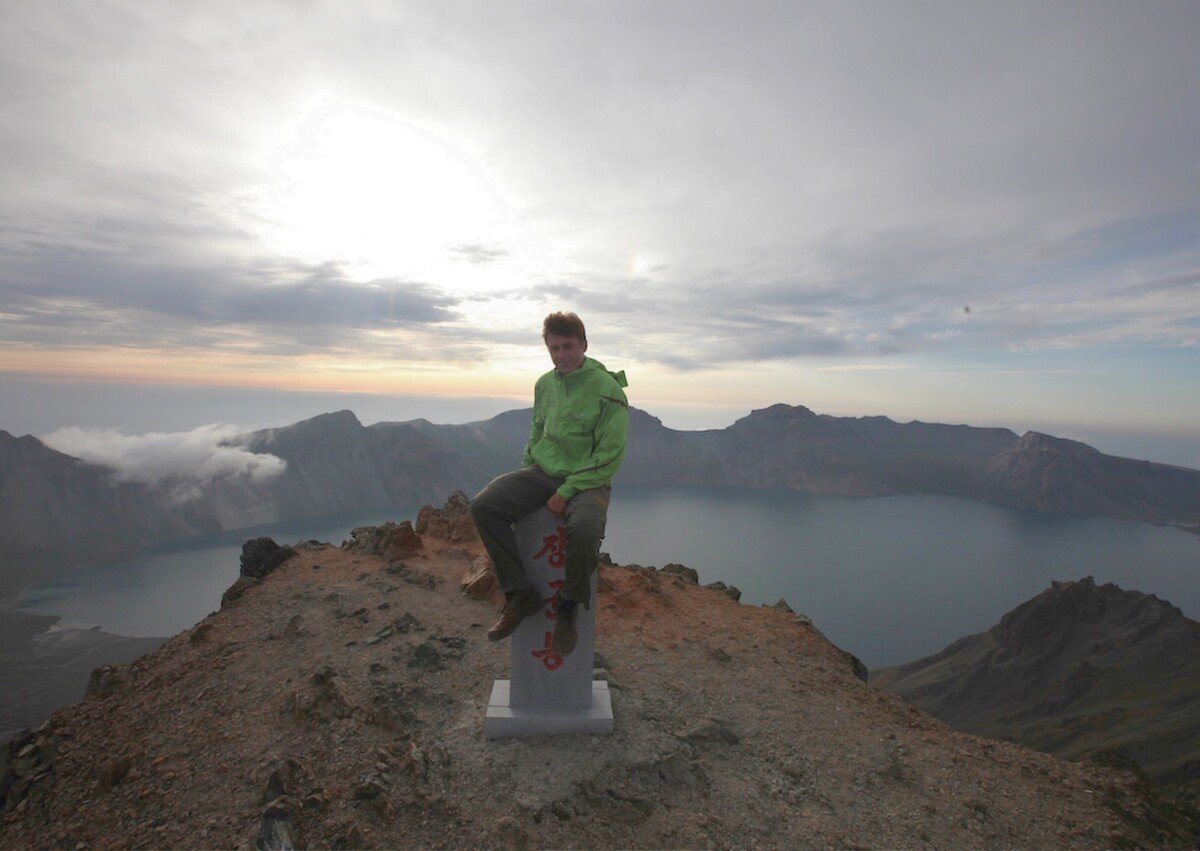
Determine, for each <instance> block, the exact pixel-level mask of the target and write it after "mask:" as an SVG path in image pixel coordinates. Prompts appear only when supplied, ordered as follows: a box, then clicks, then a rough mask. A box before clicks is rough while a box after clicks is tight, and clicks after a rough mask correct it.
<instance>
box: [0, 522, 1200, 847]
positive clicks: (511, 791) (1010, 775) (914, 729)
mask: <svg viewBox="0 0 1200 851" xmlns="http://www.w3.org/2000/svg"><path fill="white" fill-rule="evenodd" d="M384 537H386V535H374V534H367V533H364V534H362V535H360V538H361V539H362V540H380V539H383V538H384ZM296 549H297V552H298V555H297V556H295V557H293V558H290V559H288V560H287V561H285V562H283V563H282V564H281V565H279V566H278V567H276V568H275V569H274V570H273V571H271V572H270V573H269V574H267V575H266V576H265V577H263V578H262V580H261V581H260V582H259V583H258V584H256V585H254V586H252V587H250V588H248V589H247V590H246V592H245V593H244V594H243V596H242V598H241V599H240V600H239V601H238V604H237V605H236V606H232V607H228V608H226V609H224V610H222V611H220V612H217V613H214V614H213V615H211V616H209V617H208V618H206V619H205V621H204V622H202V623H201V624H199V625H198V626H197V627H196V628H195V629H194V630H192V631H190V632H189V633H184V634H181V635H179V636H176V637H175V638H173V639H171V640H170V641H168V642H167V643H166V644H165V645H164V646H163V647H161V648H160V649H158V650H156V651H154V652H153V653H151V654H149V655H147V656H144V657H142V658H141V659H139V660H137V661H136V662H134V663H132V664H131V665H129V666H128V667H127V669H126V673H127V675H128V676H127V678H126V679H127V681H128V682H129V683H135V684H136V685H133V686H130V687H119V688H114V689H111V690H105V691H104V692H103V693H97V694H94V695H91V696H89V697H88V698H87V699H86V700H84V701H83V702H82V703H79V704H77V705H75V706H71V707H68V708H66V709H64V710H61V711H60V712H58V713H56V714H55V715H54V717H53V718H52V719H51V720H50V721H49V722H48V723H47V724H45V725H43V726H42V727H41V728H39V729H38V730H36V731H33V732H31V733H29V734H27V735H26V736H24V737H22V738H21V739H19V740H17V741H16V742H14V743H13V744H12V745H11V746H10V747H9V748H7V749H5V750H4V753H3V755H2V756H0V798H2V802H0V805H2V808H3V812H2V815H0V847H6V848H7V847H77V846H79V845H80V844H82V845H83V846H85V847H88V846H92V845H103V846H105V847H221V848H226V847H250V846H254V845H257V846H258V847H262V848H270V847H283V846H285V845H289V844H298V843H304V844H306V845H308V846H309V847H328V848H344V847H400V846H403V847H447V846H450V847H495V846H497V845H503V844H518V845H528V846H531V847H568V846H586V847H594V848H610V847H621V848H627V847H704V846H722V847H727V846H738V847H751V846H762V847H824V846H838V847H847V846H855V847H902V846H903V847H908V846H912V845H915V844H921V845H929V846H934V847H964V846H969V847H1064V848H1067V847H1080V848H1094V847H1114V846H1122V847H1124V846H1133V847H1145V846H1162V845H1166V846H1184V845H1188V844H1193V843H1194V838H1195V833H1194V831H1195V829H1196V826H1195V825H1194V824H1193V823H1190V822H1189V821H1188V819H1187V817H1186V815H1184V814H1181V813H1178V812H1175V811H1172V810H1170V809H1169V808H1164V807H1163V806H1162V805H1161V803H1160V802H1159V801H1157V800H1156V799H1155V797H1154V796H1153V794H1152V793H1151V792H1149V791H1148V790H1147V789H1146V788H1145V787H1144V786H1143V785H1142V784H1141V783H1140V781H1138V780H1137V779H1136V778H1135V777H1134V776H1132V775H1130V774H1128V773H1126V772H1123V771H1119V770H1114V769H1112V768H1107V767H1101V766H1096V765H1082V764H1080V765H1077V764H1070V763H1065V762H1062V761H1059V760H1057V759H1055V758H1053V757H1051V756H1048V755H1045V754H1040V753H1037V752H1034V751H1029V750H1026V749H1024V748H1021V747H1019V746H1016V745H1011V744H1007V743H999V742H988V741H984V740H981V739H977V738H975V737H973V736H969V735H965V734H961V733H957V732H954V731H952V730H950V729H948V728H947V727H946V726H945V725H943V724H942V723H941V722H939V721H936V720H934V719H932V718H930V717H929V716H927V715H924V714H923V713H921V712H920V711H919V710H917V709H916V708H914V707H913V706H911V705H910V704H908V703H906V702H904V701H902V700H901V699H899V698H897V697H895V696H892V695H888V694H884V693H881V692H878V691H876V690H873V689H870V688H869V687H867V686H865V685H864V684H862V683H861V682H860V681H859V680H858V679H857V678H856V677H855V674H854V671H853V669H852V665H851V664H850V663H849V661H848V660H847V659H846V657H845V656H844V654H842V653H841V652H840V651H839V650H838V649H837V648H836V647H833V646H832V645H830V644H829V643H828V642H827V641H825V640H824V639H823V638H822V637H821V636H820V635H819V633H817V632H816V630H815V629H814V628H813V627H812V626H811V625H810V624H808V623H806V622H805V621H804V620H801V619H799V618H797V617H796V616H794V615H792V614H790V613H787V612H783V611H778V610H774V609H771V608H765V607H758V606H744V605H740V604H739V603H737V602H735V601H733V600H731V599H729V598H728V597H727V596H725V595H724V594H721V593H713V592H711V591H708V590H705V589H703V588H700V587H697V586H696V585H695V584H693V583H691V582H689V581H687V580H686V579H684V578H683V577H682V576H678V575H672V574H670V573H660V572H657V571H652V570H649V569H645V568H638V569H630V568H625V567H621V566H612V565H607V566H603V567H602V568H601V571H602V576H601V582H600V591H599V594H598V599H597V603H596V604H597V607H598V610H597V623H598V626H597V635H598V647H599V649H600V654H599V656H598V661H599V662H602V663H603V666H604V668H605V671H606V676H611V677H613V679H614V680H616V681H619V683H620V687H614V688H613V701H614V710H615V713H616V716H617V728H616V731H615V733H614V734H613V735H612V736H611V737H604V738H590V737H587V736H571V737H564V738H547V739H538V738H532V739H514V740H502V741H494V742H493V741H487V740H486V739H484V737H483V735H482V724H483V714H484V709H485V704H486V701H487V695H488V693H489V692H490V689H491V683H492V680H493V679H494V678H496V677H498V676H503V675H504V674H505V673H506V671H507V659H508V653H509V648H508V646H507V644H505V643H504V642H489V641H487V640H486V638H485V635H484V628H483V626H482V624H483V623H486V622H488V621H489V620H490V618H491V617H492V615H493V614H494V610H493V607H492V606H490V605H488V604H486V603H481V602H476V601H472V600H469V599H464V598H463V597H462V596H461V595H459V594H458V593H457V591H456V590H455V588H454V585H453V580H454V579H456V578H457V577H458V576H460V575H461V574H462V573H463V572H464V570H466V569H467V568H468V567H469V565H470V564H471V563H472V561H473V560H474V559H476V558H478V557H479V556H480V554H481V553H480V551H479V549H478V546H477V545H466V546H464V545H463V544H461V543H457V542H450V541H447V540H444V539H438V538H432V537H430V538H426V539H425V540H424V541H423V546H422V547H421V549H420V551H419V552H418V553H417V554H416V555H413V556H411V557H410V558H409V560H408V561H409V563H410V565H411V566H410V567H409V568H408V569H409V570H411V571H420V572H423V573H425V574H426V575H428V576H431V577H433V578H434V581H433V582H432V583H423V584H414V583H407V582H394V581H393V579H395V578H396V577H397V576H399V575H400V574H397V573H395V572H394V571H393V568H394V567H396V564H395V563H389V562H388V561H387V560H386V559H385V558H383V557H381V556H380V555H378V554H375V553H371V552H369V551H368V550H367V549H366V548H362V547H359V548H347V549H340V548H337V547H333V546H331V545H327V544H318V543H315V542H314V543H308V544H303V545H298V546H297V547H296ZM314 568H318V569H314ZM385 603H386V604H387V606H386V608H385V607H384V605H383V604H385ZM398 612H400V613H403V614H401V615H399V616H398V615H397V613H398ZM414 612H415V613H419V616H414V615H413V613H414ZM201 631H204V632H205V636H206V637H205V638H204V639H203V640H199V641H197V640H194V639H193V636H194V635H196V634H197V633H199V632H201ZM564 754H565V755H566V757H564Z"/></svg>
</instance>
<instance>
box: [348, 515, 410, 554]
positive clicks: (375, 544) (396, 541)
mask: <svg viewBox="0 0 1200 851" xmlns="http://www.w3.org/2000/svg"><path fill="white" fill-rule="evenodd" d="M424 547H425V544H424V542H423V541H422V540H421V536H420V535H418V534H417V532H416V530H415V529H413V524H412V521H411V520H405V521H404V522H402V523H391V522H388V523H384V524H383V525H382V526H359V527H357V528H355V529H353V530H351V532H350V540H348V541H346V542H345V543H343V544H342V548H343V549H347V550H362V551H364V552H367V553H370V554H372V555H378V556H380V557H382V558H383V559H384V560H385V561H393V560H396V559H402V558H405V557H406V556H411V555H415V554H416V553H418V552H420V551H421V550H422V549H423V548H424Z"/></svg>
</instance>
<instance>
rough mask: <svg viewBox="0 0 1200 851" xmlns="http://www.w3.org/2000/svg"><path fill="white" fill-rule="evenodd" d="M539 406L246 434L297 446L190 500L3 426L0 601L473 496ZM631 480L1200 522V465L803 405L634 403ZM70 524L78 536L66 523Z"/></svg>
mask: <svg viewBox="0 0 1200 851" xmlns="http://www.w3.org/2000/svg"><path fill="white" fill-rule="evenodd" d="M530 416H531V414H530V409H520V410H514V411H507V412H504V413H502V414H498V415H497V416H495V417H492V418H491V419H488V420H480V421H477V422H472V423H466V424H461V425H439V424H435V423H431V422H429V421H428V420H424V419H417V420H411V421H404V422H380V423H376V424H374V425H371V426H364V425H363V424H362V423H361V422H360V421H359V420H358V418H357V417H356V416H355V415H354V413H353V412H351V411H349V410H343V411H337V412H332V413H328V414H321V415H319V416H316V417H312V418H310V419H308V420H302V421H300V422H298V423H294V424H292V425H290V426H283V427H278V428H270V429H262V430H259V431H254V432H249V433H247V434H244V435H241V436H240V437H238V438H236V440H235V441H233V442H234V443H236V445H237V446H238V447H240V448H242V449H245V450H247V451H250V452H256V453H269V454H273V455H276V456H278V457H280V458H282V459H283V460H284V461H285V462H286V468H285V469H284V470H283V472H282V473H281V474H280V475H278V476H276V477H274V478H269V479H252V478H250V477H246V476H241V477H238V476H221V477H217V478H214V479H212V480H210V481H207V482H205V483H203V484H200V485H197V486H196V487H194V488H192V489H191V491H190V492H191V494H192V495H193V496H194V498H191V499H187V500H184V501H180V500H179V499H178V498H177V497H176V496H175V495H174V493H171V492H168V491H167V490H165V489H164V487H163V486H159V487H156V486H153V485H144V484H138V483H132V482H116V481H114V480H113V477H112V476H111V475H110V474H109V473H107V472H106V470H105V469H104V468H101V467H97V466H94V465H90V464H87V463H85V462H83V461H80V460H78V459H74V458H71V457H70V456H68V455H64V454H62V453H58V452H56V451H55V450H53V449H50V448H49V447H46V446H44V445H43V444H41V443H40V441H37V439H36V438H34V437H31V436H25V437H21V438H15V437H13V436H12V435H9V434H8V433H7V432H0V535H3V537H4V539H5V540H6V541H7V542H8V548H7V552H6V553H5V554H4V556H3V559H4V561H3V562H0V596H2V593H3V592H4V591H5V590H7V591H9V592H10V593H11V589H12V586H13V585H14V584H19V581H27V578H28V576H29V575H30V574H31V573H33V572H35V568H36V569H37V570H42V571H49V573H50V574H53V572H54V570H55V569H56V565H57V566H60V567H64V568H65V567H69V565H70V564H74V563H97V562H103V561H106V560H113V559H115V558H119V557H122V556H127V555H129V554H131V553H132V552H133V551H136V550H137V549H138V548H140V547H142V546H144V545H146V544H150V543H157V542H159V541H163V540H168V539H171V538H175V537H183V536H186V535H192V534H202V533H206V532H212V531H218V530H227V529H234V528H245V527H248V526H253V525H261V524H266V523H271V522H275V521H279V520H284V519H290V518H296V517H304V516H317V515H323V514H333V513H338V512H343V511H354V510H364V509H373V508H387V507H393V506H397V505H418V504H421V503H423V502H428V501H431V500H433V499H436V498H437V495H438V494H443V493H447V492H451V491H453V490H458V489H462V490H465V491H467V492H469V493H473V492H475V490H477V489H478V488H479V487H481V486H482V485H483V484H485V483H486V482H487V481H489V480H490V479H491V478H493V477H494V476H496V475H498V474H499V473H501V472H504V471H506V470H509V469H511V468H512V467H513V466H514V465H516V464H517V463H519V459H520V455H521V451H522V448H523V446H524V444H525V441H526V439H527V437H528V429H529V420H530ZM616 483H617V484H620V483H629V484H639V485H667V484H687V485H705V486H728V485H732V486H739V487H750V488H756V489H778V490H796V491H807V492H814V493H828V494H838V495H844V496H859V497H867V496H886V495H893V494H905V493H928V494H942V495H948V496H956V497H961V498H965V499H974V500H978V501H984V502H993V503H996V504H1000V505H1008V506H1013V507H1018V508H1028V509H1032V510H1039V511H1048V512H1057V513H1066V514H1083V515H1089V514H1090V515H1100V516H1108V517H1115V518H1119V519H1129V520H1141V521H1146V522H1151V523H1158V524H1170V525H1176V526H1179V527H1180V528H1185V529H1187V530H1188V531H1196V530H1197V529H1198V528H1200V471H1196V470H1190V469H1188V468H1183V467H1172V466H1169V465H1163V464H1155V463H1152V462H1149V461H1135V460H1132V459H1122V458H1117V457H1114V456H1108V455H1104V454H1103V453H1100V452H1099V451H1098V450H1095V449H1093V448H1092V447H1088V446H1086V445H1085V444H1081V443H1077V442H1075V441H1069V440H1065V439H1062V438H1054V437H1050V436H1047V435H1041V434H1039V433H1037V432H1027V433H1026V434H1025V435H1023V436H1021V437H1018V436H1017V435H1016V434H1015V433H1014V432H1012V431H1010V430H1008V429H1000V428H978V427H974V426H967V425H946V424H938V423H923V422H920V421H915V420H914V421H912V422H909V423H898V422H895V421H894V420H891V419H889V418H887V417H882V416H877V417H858V418H843V417H832V416H829V415H826V414H816V413H814V412H813V411H811V410H810V409H808V408H806V407H803V406H791V405H785V404H776V405H772V406H769V407H767V408H762V409H758V410H754V411H751V412H750V413H749V414H748V415H746V416H745V417H742V418H740V419H738V420H737V421H735V422H734V423H732V424H731V425H730V426H727V427H725V428H723V429H708V430H703V431H680V430H675V429H670V428H667V427H666V426H664V425H663V424H662V422H661V420H659V419H658V418H656V417H654V416H652V415H651V414H649V413H646V412H645V411H641V410H639V409H636V408H635V409H632V410H631V412H630V437H629V449H628V453H627V457H626V460H625V463H624V465H623V466H622V469H621V471H620V472H619V473H618V474H617V479H616ZM176 484H178V483H176ZM63 506H68V507H69V512H68V513H67V514H64V513H63V512H64V510H66V509H64V508H63ZM51 520H54V521H55V522H53V523H52V522H51ZM61 528H70V529H72V530H73V532H72V534H70V535H65V536H64V535H60V534H56V531H55V530H56V529H61ZM16 574H19V579H18V580H14V579H13V576H14V575H16ZM4 575H7V576H8V578H7V579H5V578H4ZM6 586H7V587H6Z"/></svg>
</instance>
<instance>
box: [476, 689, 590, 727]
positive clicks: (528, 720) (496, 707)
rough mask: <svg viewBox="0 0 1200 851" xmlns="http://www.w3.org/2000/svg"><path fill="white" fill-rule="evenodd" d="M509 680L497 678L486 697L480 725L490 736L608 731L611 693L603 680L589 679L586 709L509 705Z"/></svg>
mask: <svg viewBox="0 0 1200 851" xmlns="http://www.w3.org/2000/svg"><path fill="white" fill-rule="evenodd" d="M510 685H511V683H510V682H509V680H496V682H495V683H494V684H493V685H492V696H491V698H490V699H489V700H488V708H487V715H486V717H485V718H484V722H483V728H484V731H485V732H486V733H487V737H488V738H489V739H501V738H505V737H507V736H555V735H559V734H561V733H611V732H612V730H613V710H612V694H610V693H609V690H608V683H606V682H605V681H604V680H594V681H593V682H592V705H591V707H590V708H587V709H554V708H537V709H531V708H525V707H516V708H514V707H512V706H511V705H510V703H509V698H510V695H509V691H510Z"/></svg>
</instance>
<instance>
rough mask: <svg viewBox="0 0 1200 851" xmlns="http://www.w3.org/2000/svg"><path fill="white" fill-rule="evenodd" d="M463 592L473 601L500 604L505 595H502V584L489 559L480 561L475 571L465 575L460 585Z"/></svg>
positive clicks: (475, 565)
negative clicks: (497, 578)
mask: <svg viewBox="0 0 1200 851" xmlns="http://www.w3.org/2000/svg"><path fill="white" fill-rule="evenodd" d="M460 587H461V588H462V592H463V593H464V594H466V595H467V596H468V597H470V598H471V599H473V600H485V601H486V600H490V601H492V602H495V603H499V602H500V601H501V600H502V599H503V598H504V595H503V594H501V593H500V583H499V582H497V580H496V573H495V571H493V570H492V568H491V565H490V564H489V562H488V561H487V559H478V560H477V561H476V563H475V564H474V569H473V570H472V571H471V572H469V573H465V574H463V578H462V581H461V583H460Z"/></svg>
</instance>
